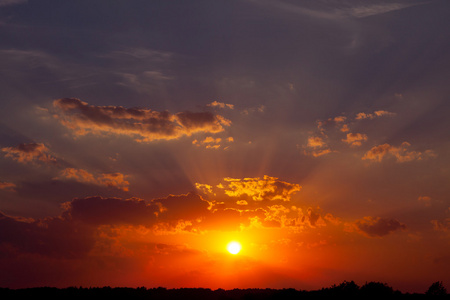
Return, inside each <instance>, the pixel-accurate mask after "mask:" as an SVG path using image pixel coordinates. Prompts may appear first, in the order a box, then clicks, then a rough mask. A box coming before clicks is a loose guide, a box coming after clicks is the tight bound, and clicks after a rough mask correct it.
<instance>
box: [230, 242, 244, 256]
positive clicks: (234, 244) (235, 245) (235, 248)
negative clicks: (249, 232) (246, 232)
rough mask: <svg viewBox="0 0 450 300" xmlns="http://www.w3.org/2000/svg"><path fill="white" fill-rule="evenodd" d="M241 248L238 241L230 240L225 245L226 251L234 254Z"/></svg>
mask: <svg viewBox="0 0 450 300" xmlns="http://www.w3.org/2000/svg"><path fill="white" fill-rule="evenodd" d="M241 248H242V246H241V244H240V243H239V242H235V241H233V242H230V243H228V245H227V250H228V252H230V253H231V254H234V255H236V254H238V253H239V252H240V251H241Z"/></svg>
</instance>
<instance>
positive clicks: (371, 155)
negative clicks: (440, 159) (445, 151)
mask: <svg viewBox="0 0 450 300" xmlns="http://www.w3.org/2000/svg"><path fill="white" fill-rule="evenodd" d="M410 146H411V144H409V143H408V142H403V143H402V144H401V145H400V146H399V147H395V146H391V145H389V144H387V143H386V144H383V145H378V146H375V147H373V148H372V149H370V150H369V151H367V152H366V153H365V154H364V156H363V157H362V159H363V160H371V161H377V162H381V161H382V160H383V159H384V158H385V157H389V156H391V157H395V158H396V160H397V162H400V163H402V162H408V161H413V160H422V159H424V158H427V157H435V153H434V152H433V151H432V150H426V151H425V152H423V153H422V152H419V151H408V148H409V147H410Z"/></svg>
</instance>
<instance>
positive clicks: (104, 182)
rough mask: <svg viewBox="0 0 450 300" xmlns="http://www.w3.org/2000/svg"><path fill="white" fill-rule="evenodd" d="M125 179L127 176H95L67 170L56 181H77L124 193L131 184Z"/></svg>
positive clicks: (70, 169)
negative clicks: (115, 189)
mask: <svg viewBox="0 0 450 300" xmlns="http://www.w3.org/2000/svg"><path fill="white" fill-rule="evenodd" d="M125 177H126V176H125V175H124V174H122V173H102V174H100V175H97V176H94V174H91V173H89V172H88V171H86V170H83V169H75V168H66V169H64V170H62V171H61V174H60V176H59V177H57V178H56V179H60V180H61V179H68V180H75V181H77V182H81V183H87V184H94V185H99V186H106V187H114V188H117V189H120V190H123V191H128V187H129V185H130V183H129V182H128V181H126V180H125Z"/></svg>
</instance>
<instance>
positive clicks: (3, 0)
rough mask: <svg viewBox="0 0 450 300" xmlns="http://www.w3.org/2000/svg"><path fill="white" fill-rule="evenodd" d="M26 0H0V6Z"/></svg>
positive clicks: (25, 0)
mask: <svg viewBox="0 0 450 300" xmlns="http://www.w3.org/2000/svg"><path fill="white" fill-rule="evenodd" d="M27 2H28V0H0V7H2V6H8V5H17V4H22V3H27Z"/></svg>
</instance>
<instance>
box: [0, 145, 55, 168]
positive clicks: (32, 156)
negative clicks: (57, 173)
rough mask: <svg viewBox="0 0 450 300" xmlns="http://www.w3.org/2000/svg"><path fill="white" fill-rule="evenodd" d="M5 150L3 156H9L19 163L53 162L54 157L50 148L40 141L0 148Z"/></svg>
mask: <svg viewBox="0 0 450 300" xmlns="http://www.w3.org/2000/svg"><path fill="white" fill-rule="evenodd" d="M1 150H2V151H3V152H5V153H6V154H5V157H10V158H12V159H13V160H15V161H18V162H20V163H30V162H36V161H40V162H44V163H49V164H55V163H56V158H55V157H54V156H52V155H51V154H50V150H49V149H48V148H47V147H46V146H45V145H44V144H41V143H29V144H19V145H18V146H15V147H5V148H2V149H1Z"/></svg>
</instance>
